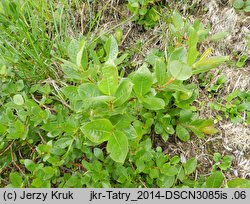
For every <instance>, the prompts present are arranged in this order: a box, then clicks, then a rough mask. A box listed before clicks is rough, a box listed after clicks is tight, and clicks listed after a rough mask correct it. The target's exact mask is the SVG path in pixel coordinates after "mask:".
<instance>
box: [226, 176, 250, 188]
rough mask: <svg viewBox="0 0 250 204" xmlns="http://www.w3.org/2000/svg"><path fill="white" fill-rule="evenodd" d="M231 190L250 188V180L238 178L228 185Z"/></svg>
mask: <svg viewBox="0 0 250 204" xmlns="http://www.w3.org/2000/svg"><path fill="white" fill-rule="evenodd" d="M227 185H228V187H229V188H250V180H247V179H241V178H236V179H233V180H231V181H229V182H228V183H227Z"/></svg>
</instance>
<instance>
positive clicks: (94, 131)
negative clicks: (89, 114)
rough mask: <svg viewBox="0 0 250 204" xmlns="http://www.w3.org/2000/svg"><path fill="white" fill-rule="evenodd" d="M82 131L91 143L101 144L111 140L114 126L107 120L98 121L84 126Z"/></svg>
mask: <svg viewBox="0 0 250 204" xmlns="http://www.w3.org/2000/svg"><path fill="white" fill-rule="evenodd" d="M81 131H82V132H83V133H84V135H85V136H86V137H87V138H88V139H89V140H90V141H92V142H94V143H97V144H100V143H102V142H104V141H107V140H108V139H109V138H110V136H111V133H112V131H113V125H112V123H111V122H110V121H109V120H107V119H96V120H93V121H91V122H89V123H87V124H86V125H84V126H82V127H81Z"/></svg>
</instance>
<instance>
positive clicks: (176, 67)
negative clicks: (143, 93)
mask: <svg viewBox="0 0 250 204" xmlns="http://www.w3.org/2000/svg"><path fill="white" fill-rule="evenodd" d="M169 72H170V73H171V75H172V76H173V77H174V78H175V79H177V80H182V81H183V80H186V79H188V78H190V77H191V76H192V68H191V67H189V66H188V65H186V64H185V63H183V62H179V61H177V60H175V61H172V62H170V64H169Z"/></svg>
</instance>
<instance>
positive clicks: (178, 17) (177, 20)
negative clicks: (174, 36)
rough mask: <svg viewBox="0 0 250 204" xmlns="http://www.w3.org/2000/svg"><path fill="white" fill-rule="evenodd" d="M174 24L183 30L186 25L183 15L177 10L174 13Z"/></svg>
mask: <svg viewBox="0 0 250 204" xmlns="http://www.w3.org/2000/svg"><path fill="white" fill-rule="evenodd" d="M173 24H174V26H175V27H176V29H177V30H181V29H182V28H183V26H184V21H183V19H182V16H181V15H180V14H179V13H178V12H176V11H175V12H174V13H173Z"/></svg>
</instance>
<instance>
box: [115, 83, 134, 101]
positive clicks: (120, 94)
mask: <svg viewBox="0 0 250 204" xmlns="http://www.w3.org/2000/svg"><path fill="white" fill-rule="evenodd" d="M132 89H133V83H132V82H131V80H130V79H128V78H127V79H123V80H122V81H121V83H120V85H119V87H118V89H117V91H116V92H115V95H114V96H115V97H116V99H115V101H114V105H115V106H121V105H122V104H123V103H125V102H126V101H127V100H128V99H129V98H130V95H131V92H132Z"/></svg>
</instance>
